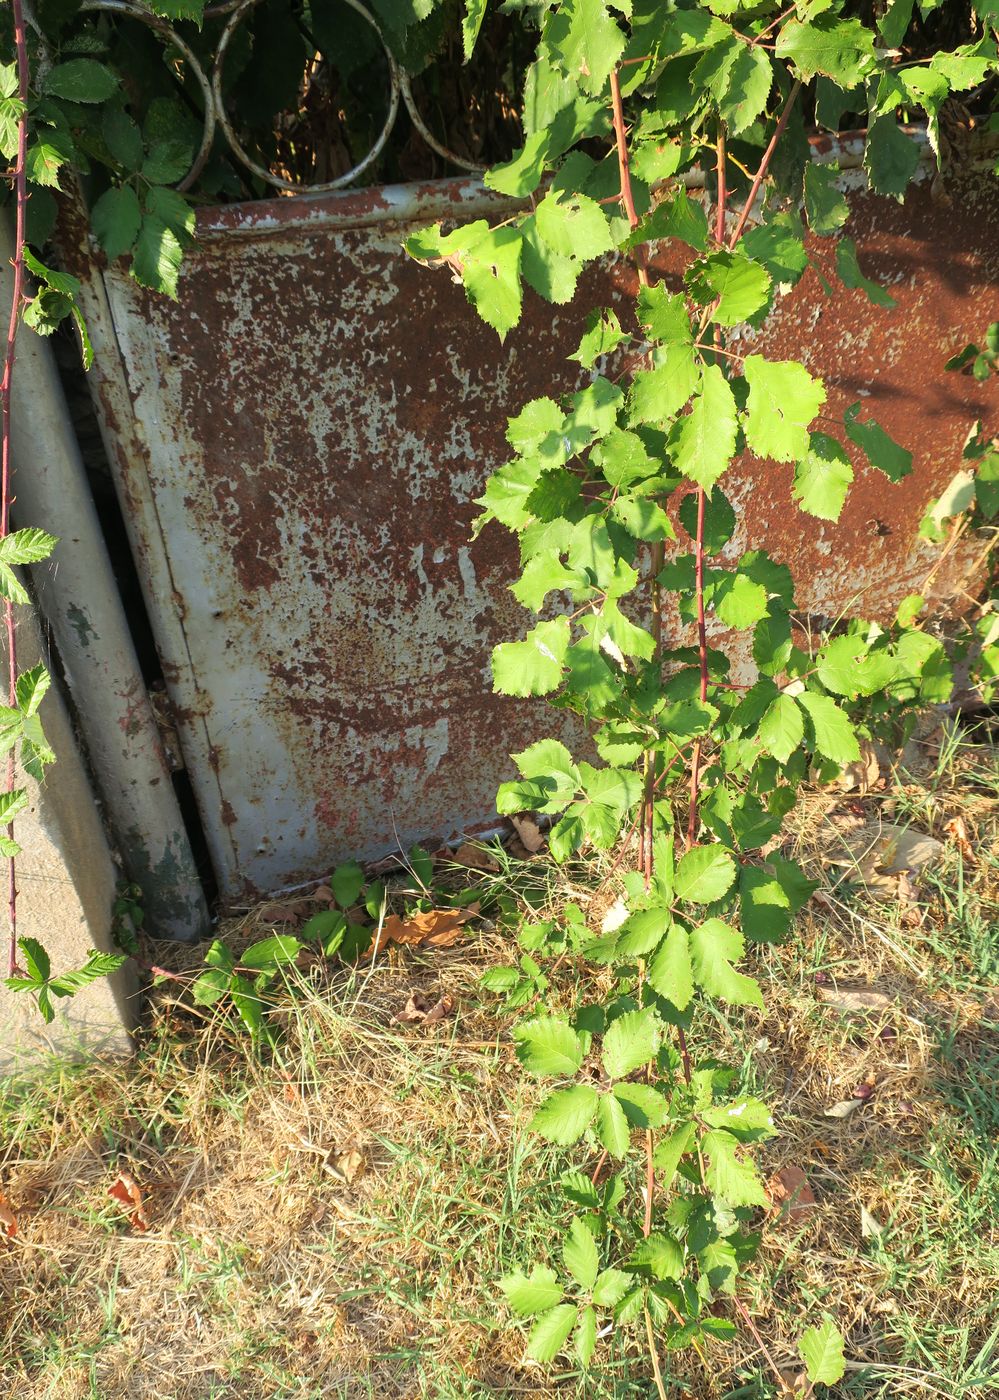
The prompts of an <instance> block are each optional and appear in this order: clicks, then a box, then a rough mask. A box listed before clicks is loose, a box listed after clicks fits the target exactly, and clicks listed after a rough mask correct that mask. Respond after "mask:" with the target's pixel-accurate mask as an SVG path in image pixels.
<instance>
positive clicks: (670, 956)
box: [648, 924, 694, 1011]
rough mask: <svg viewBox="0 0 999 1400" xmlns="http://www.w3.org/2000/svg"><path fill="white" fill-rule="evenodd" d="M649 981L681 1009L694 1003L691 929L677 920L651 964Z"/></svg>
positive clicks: (657, 990) (655, 989) (661, 994)
mask: <svg viewBox="0 0 999 1400" xmlns="http://www.w3.org/2000/svg"><path fill="white" fill-rule="evenodd" d="M648 979H649V985H650V986H651V987H652V989H653V991H655V992H658V993H659V995H660V996H661V997H665V998H666V1000H667V1001H668V1002H671V1003H672V1004H673V1005H674V1006H675V1007H676V1008H677V1010H678V1011H684V1010H685V1009H686V1008H687V1007H688V1006H689V1005H690V999H691V997H692V996H693V995H694V974H693V969H692V968H691V963H690V945H689V941H688V936H687V930H686V929H684V928H681V927H680V925H679V924H674V925H673V927H672V928H671V929H670V931H669V936H668V938H667V939H666V941H665V943H664V944H663V946H662V947H661V948H660V949H659V952H658V953H657V954H656V955H655V957H654V958H653V959H652V961H651V962H650V963H649V967H648Z"/></svg>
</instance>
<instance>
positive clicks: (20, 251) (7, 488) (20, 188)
mask: <svg viewBox="0 0 999 1400" xmlns="http://www.w3.org/2000/svg"><path fill="white" fill-rule="evenodd" d="M11 14H12V18H13V21H14V44H15V47H16V50H17V91H18V97H19V99H20V102H21V111H20V115H19V116H18V121H17V162H16V164H15V166H14V172H13V178H14V190H15V208H16V214H15V227H14V259H13V267H14V283H13V289H12V292H11V303H10V320H9V322H8V324H7V348H6V352H5V355H4V365H3V381H2V382H0V413H2V440H3V447H2V466H0V540H2V539H6V538H7V536H8V535H9V534H10V503H11V461H10V390H11V381H12V379H13V375H14V350H15V346H16V343H17V331H18V327H19V326H20V324H21V302H22V300H23V297H24V231H25V215H26V212H27V205H28V190H27V178H26V174H25V172H26V168H27V156H28V112H27V103H28V79H29V70H28V43H27V35H26V31H25V25H24V8H23V5H22V3H21V0H11ZM4 627H5V630H6V633H7V664H8V666H9V668H10V675H9V679H8V686H7V698H8V704H9V705H10V707H11V709H14V708H15V707H16V705H17V637H16V632H15V627H14V604H13V602H12V601H11V599H10V598H9V597H7V598H5V599H4ZM14 778H15V769H14V750H13V748H12V749H10V750H9V752H8V754H7V779H6V791H7V792H8V793H12V792H13V791H14V786H15V784H14ZM7 835H8V837H9V839H10V840H11V841H13V839H14V823H13V821H10V822H8V823H7ZM7 910H8V918H9V922H10V944H9V948H8V953H7V976H8V977H13V976H14V974H15V972H16V971H17V868H16V865H15V858H14V857H13V856H8V858H7Z"/></svg>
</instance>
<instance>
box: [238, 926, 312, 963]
mask: <svg viewBox="0 0 999 1400" xmlns="http://www.w3.org/2000/svg"><path fill="white" fill-rule="evenodd" d="M301 951H302V945H301V943H299V941H298V939H297V938H292V937H291V935H290V934H286V933H279V934H275V935H274V936H273V937H272V938H261V939H260V940H259V941H258V942H256V943H251V944H250V946H249V948H246V949H244V950H243V952H242V953H240V955H239V965H240V967H249V968H252V969H253V970H254V971H260V972H264V971H267V972H269V971H271V970H272V969H276V968H279V967H284V966H285V965H286V964H288V963H293V962H294V961H295V959H296V958H297V957H298V955H299V953H300V952H301Z"/></svg>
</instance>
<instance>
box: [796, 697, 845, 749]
mask: <svg viewBox="0 0 999 1400" xmlns="http://www.w3.org/2000/svg"><path fill="white" fill-rule="evenodd" d="M798 704H799V705H800V706H801V708H802V709H803V710H804V711H805V713H806V714H807V715H808V718H809V719H810V720H811V722H812V732H813V733H814V735H815V748H816V750H817V751H818V752H819V753H821V754H823V755H824V756H825V757H826V758H828V759H830V760H831V761H832V762H833V763H839V764H844V763H855V762H856V761H857V760H858V759H859V758H860V745H859V743H858V742H857V736H856V733H855V732H854V728H853V725H852V724H851V723H850V720H849V718H848V717H847V715H846V714H845V713H844V712H843V710H841V709H840V707H839V706H838V705H837V704H836V701H835V700H833V699H831V698H830V697H829V696H828V695H815V694H813V693H812V691H810V690H806V691H805V692H804V693H803V694H801V695H799V696H798Z"/></svg>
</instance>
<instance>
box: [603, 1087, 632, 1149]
mask: <svg viewBox="0 0 999 1400" xmlns="http://www.w3.org/2000/svg"><path fill="white" fill-rule="evenodd" d="M596 1134H597V1141H598V1142H599V1143H600V1145H601V1147H605V1148H606V1149H607V1151H608V1152H609V1153H610V1155H611V1156H612V1157H616V1158H618V1159H619V1160H620V1158H622V1157H624V1156H625V1155H626V1154H627V1151H628V1148H629V1146H630V1145H631V1129H630V1127H629V1126H628V1119H627V1117H626V1116H625V1112H624V1109H623V1108H622V1107H621V1104H620V1103H619V1102H618V1100H617V1099H616V1098H614V1097H613V1096H612V1095H610V1094H602V1095H601V1096H600V1103H599V1104H598V1105H597V1122H596Z"/></svg>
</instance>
